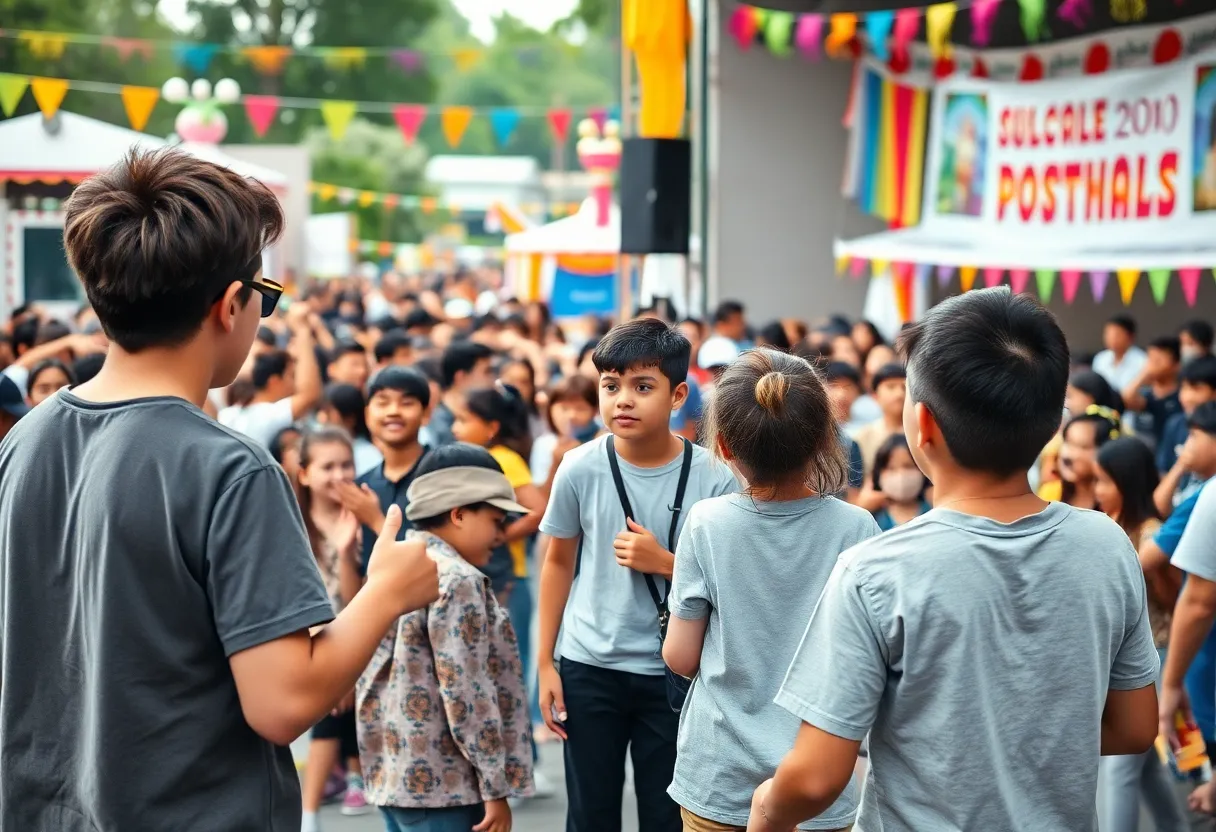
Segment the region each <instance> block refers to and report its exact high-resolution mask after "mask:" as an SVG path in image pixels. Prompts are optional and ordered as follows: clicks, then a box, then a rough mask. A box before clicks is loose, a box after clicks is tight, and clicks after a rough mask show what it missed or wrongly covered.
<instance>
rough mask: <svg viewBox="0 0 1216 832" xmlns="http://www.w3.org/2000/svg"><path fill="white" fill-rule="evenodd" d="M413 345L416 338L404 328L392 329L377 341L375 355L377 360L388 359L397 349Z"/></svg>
mask: <svg viewBox="0 0 1216 832" xmlns="http://www.w3.org/2000/svg"><path fill="white" fill-rule="evenodd" d="M413 345H414V339H413V338H412V337H411V336H410V335H409V333H407V332H406V331H405V330H404V329H390V330H389V331H388V332H386V333H384V334H383V335H381V336H380V340H379V341H377V342H376V347H375V349H374V350H373V355H374V356H375V358H376V360H377V361H388V360H389V359H390V358H392V357H393V356H394V355H396V354H397V350H403V349H408V348H409V347H412V346H413Z"/></svg>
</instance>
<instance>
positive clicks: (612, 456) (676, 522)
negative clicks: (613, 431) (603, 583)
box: [604, 435, 692, 616]
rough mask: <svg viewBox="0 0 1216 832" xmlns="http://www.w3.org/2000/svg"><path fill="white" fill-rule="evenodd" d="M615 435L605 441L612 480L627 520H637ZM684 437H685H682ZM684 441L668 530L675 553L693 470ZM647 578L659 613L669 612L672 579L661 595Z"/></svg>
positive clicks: (648, 577)
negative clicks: (623, 475) (619, 461)
mask: <svg viewBox="0 0 1216 832" xmlns="http://www.w3.org/2000/svg"><path fill="white" fill-rule="evenodd" d="M613 438H614V437H613V436H611V435H609V436H608V441H607V442H605V443H604V446H605V448H607V451H608V466H609V467H610V468H611V469H612V482H613V484H614V485H616V496H617V497H618V498H619V499H620V501H621V510H622V511H624V512H625V518H626V519H627V520H633V521H635V522H636V521H637V518H636V517H634V515H633V507H632V506H631V505H630V504H629V495H628V494H627V493H625V480H624V478H622V477H621V466H620V464H619V463H618V462H617V460H616V445H615V443H614V442H613V441H612V440H613ZM681 438H682V439H683V437H681ZM683 441H684V460H683V462H681V464H680V482H679V484H678V485H677V486H676V499H675V502H673V503H672V504H671V505H670V506H669V508H670V509H671V528H670V529H669V530H668V532H667V551H669V552H671V553H672V554H675V551H676V532H677V531H678V530H679V527H680V512H681V511H683V509H684V492H685V491H687V490H688V475H689V472H691V471H692V443H691V442H689V441H688V440H687V439H683ZM642 577H643V578H645V579H646V589H648V590H649V591H650V599H651V600H652V601H654V606H655V609H657V610H658V611H659V615H660V616H663V615H665V614H666V612H667V595H668V594H670V593H671V581H665V583H666V586H665V587H664V590H665V593H664V594H663V595H659V587H658V584H656V583H655V580H654V577H653V576H651V575H646V574H643V575H642Z"/></svg>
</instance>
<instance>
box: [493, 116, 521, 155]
mask: <svg viewBox="0 0 1216 832" xmlns="http://www.w3.org/2000/svg"><path fill="white" fill-rule="evenodd" d="M518 126H519V110H514V109H512V108H510V107H498V108H496V109H494V110H491V111H490V127H491V128H492V129H493V130H494V138H496V139H497V140H498V145H499V147H503V146H505V145H506V144H508V143H509V142H510V141H511V137H512V136H514V135H515V128H516V127H518Z"/></svg>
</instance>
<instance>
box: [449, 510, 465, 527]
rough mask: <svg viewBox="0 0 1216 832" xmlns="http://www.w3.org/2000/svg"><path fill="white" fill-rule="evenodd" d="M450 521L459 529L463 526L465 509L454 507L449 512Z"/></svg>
mask: <svg viewBox="0 0 1216 832" xmlns="http://www.w3.org/2000/svg"><path fill="white" fill-rule="evenodd" d="M448 522H450V523H451V524H452V525H453V526H455V527H456V528H458V529H459V528H460V527H462V526H463V525H464V509H463V508H454V509H452V510H451V511H450V512H448Z"/></svg>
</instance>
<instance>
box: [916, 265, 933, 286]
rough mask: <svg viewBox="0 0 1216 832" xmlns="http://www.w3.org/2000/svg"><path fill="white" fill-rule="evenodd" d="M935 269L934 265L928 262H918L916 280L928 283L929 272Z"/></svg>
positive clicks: (924, 283)
mask: <svg viewBox="0 0 1216 832" xmlns="http://www.w3.org/2000/svg"><path fill="white" fill-rule="evenodd" d="M931 271H933V266H931V265H929V264H928V263H917V264H916V282H917V283H920V284H922V285H927V284H928V282H929V272H931Z"/></svg>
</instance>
